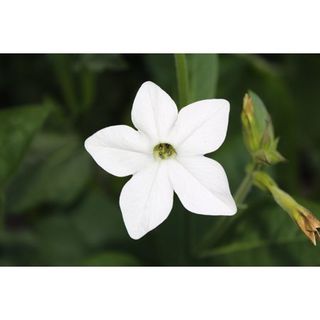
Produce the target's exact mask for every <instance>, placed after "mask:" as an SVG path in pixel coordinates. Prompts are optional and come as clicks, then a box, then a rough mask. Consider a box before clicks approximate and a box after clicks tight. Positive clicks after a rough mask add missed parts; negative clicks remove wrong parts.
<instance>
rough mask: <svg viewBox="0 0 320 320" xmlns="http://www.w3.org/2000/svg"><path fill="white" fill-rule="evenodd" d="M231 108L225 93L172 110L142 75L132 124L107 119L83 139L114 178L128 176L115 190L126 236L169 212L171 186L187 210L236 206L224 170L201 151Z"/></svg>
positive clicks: (215, 142) (214, 141) (217, 142)
mask: <svg viewBox="0 0 320 320" xmlns="http://www.w3.org/2000/svg"><path fill="white" fill-rule="evenodd" d="M229 108H230V107H229V102H228V101H226V100H223V99H210V100H203V101H198V102H195V103H192V104H190V105H188V106H186V107H184V108H182V109H181V111H180V112H179V113H178V110H177V106H176V104H175V103H174V101H173V100H172V99H171V98H170V96H169V95H168V94H167V93H166V92H164V91H163V90H162V89H161V88H159V87H158V86H157V85H156V84H154V83H152V82H145V83H144V84H143V85H142V86H141V87H140V89H139V91H138V93H137V95H136V97H135V100H134V102H133V107H132V112H131V118H132V122H133V124H134V126H135V127H136V128H137V129H138V130H135V129H132V128H131V127H128V126H125V125H118V126H111V127H107V128H104V129H102V130H100V131H98V132H96V133H95V134H93V135H92V136H91V137H89V138H88V139H87V140H86V141H85V148H86V150H87V151H88V152H89V153H90V154H91V156H92V157H93V159H94V160H95V161H96V162H97V164H98V165H99V166H100V167H102V168H103V169H104V170H106V171H107V172H109V173H111V174H113V175H115V176H118V177H124V176H128V175H133V176H132V178H131V179H130V180H129V181H128V182H127V183H126V184H125V186H124V187H123V189H122V191H121V194H120V208H121V211H122V215H123V219H124V222H125V225H126V228H127V230H128V233H129V235H130V236H131V238H133V239H139V238H141V237H142V236H144V235H145V234H146V233H147V232H149V231H150V230H153V229H154V228H156V227H157V226H158V225H159V224H161V223H162V222H163V221H164V220H165V219H166V218H167V217H168V215H169V213H170V211H171V209H172V205H173V192H176V194H177V195H178V197H179V199H180V201H181V202H182V204H183V206H184V207H185V208H186V209H187V210H189V211H191V212H194V213H198V214H204V215H233V214H235V213H236V211H237V208H236V205H235V202H234V200H233V198H232V196H231V194H230V189H229V184H228V179H227V176H226V174H225V172H224V169H223V168H222V166H221V165H220V164H219V163H218V162H216V161H215V160H212V159H209V158H207V157H205V156H203V155H204V154H206V153H209V152H212V151H215V150H217V149H218V148H219V147H220V146H221V144H222V143H223V141H224V139H225V136H226V132H227V126H228V116H229ZM235 161H236V159H235Z"/></svg>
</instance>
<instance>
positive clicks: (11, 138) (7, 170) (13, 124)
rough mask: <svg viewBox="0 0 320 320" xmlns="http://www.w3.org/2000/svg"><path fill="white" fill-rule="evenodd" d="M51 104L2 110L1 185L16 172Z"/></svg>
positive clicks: (0, 128)
mask: <svg viewBox="0 0 320 320" xmlns="http://www.w3.org/2000/svg"><path fill="white" fill-rule="evenodd" d="M49 111H50V106H48V105H42V106H25V107H17V108H10V109H5V110H2V111H0V124H1V125H0V145H1V148H0V187H3V186H4V184H5V182H6V181H7V180H8V178H9V177H10V176H11V175H12V174H13V173H14V172H15V170H16V169H17V167H18V165H19V163H20V161H21V160H22V158H23V156H24V154H25V152H26V151H27V149H28V146H29V144H30V142H31V141H32V139H33V137H34V135H35V134H36V132H37V131H38V130H39V129H40V128H41V126H42V124H43V123H44V121H45V119H46V118H47V116H48V114H49Z"/></svg>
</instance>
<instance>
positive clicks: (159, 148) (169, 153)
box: [153, 142, 177, 160]
mask: <svg viewBox="0 0 320 320" xmlns="http://www.w3.org/2000/svg"><path fill="white" fill-rule="evenodd" d="M176 154H177V152H176V150H175V149H174V147H173V146H172V145H171V144H169V143H164V142H161V143H159V144H157V145H156V146H155V147H154V148H153V156H154V157H155V158H156V159H161V160H165V159H169V158H172V157H174V156H175V155H176Z"/></svg>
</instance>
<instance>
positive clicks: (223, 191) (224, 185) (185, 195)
mask: <svg viewBox="0 0 320 320" xmlns="http://www.w3.org/2000/svg"><path fill="white" fill-rule="evenodd" d="M169 176H170V180H171V183H172V186H173V189H174V191H175V192H176V193H177V195H178V197H179V199H180V201H181V202H182V204H183V206H184V207H185V208H186V209H187V210H189V211H191V212H194V213H199V214H204V215H233V214H235V213H236V211H237V208H236V205H235V202H234V200H233V198H232V196H231V194H230V189H229V184H228V179H227V176H226V174H225V172H224V169H223V168H222V166H221V165H220V164H219V163H218V162H217V161H215V160H212V159H209V158H207V157H204V156H195V157H186V158H182V159H181V158H177V159H176V160H173V161H170V168H169Z"/></svg>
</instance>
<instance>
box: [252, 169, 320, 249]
mask: <svg viewBox="0 0 320 320" xmlns="http://www.w3.org/2000/svg"><path fill="white" fill-rule="evenodd" d="M253 181H254V184H255V185H256V186H257V187H258V188H260V189H262V190H264V191H269V192H270V193H271V195H272V197H273V199H274V200H275V202H276V203H277V204H278V205H279V206H280V207H281V208H282V209H283V210H284V211H286V212H287V213H288V214H289V216H290V217H291V218H292V220H293V221H294V222H296V224H297V225H298V226H299V228H300V229H301V230H302V232H303V233H304V234H305V235H306V236H307V238H308V239H309V240H310V241H311V242H312V243H313V245H316V244H317V241H320V233H319V229H320V221H319V220H318V219H317V218H316V217H315V216H314V215H313V214H312V213H311V212H310V211H309V210H308V209H306V208H304V207H303V206H302V205H300V204H299V203H298V202H297V201H295V200H294V199H293V198H292V197H291V196H290V195H289V194H288V193H286V192H285V191H283V190H281V189H280V188H279V187H278V185H277V183H276V182H275V181H274V180H273V179H272V178H271V177H270V176H269V175H268V174H267V173H265V172H262V171H256V172H255V173H254V174H253Z"/></svg>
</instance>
